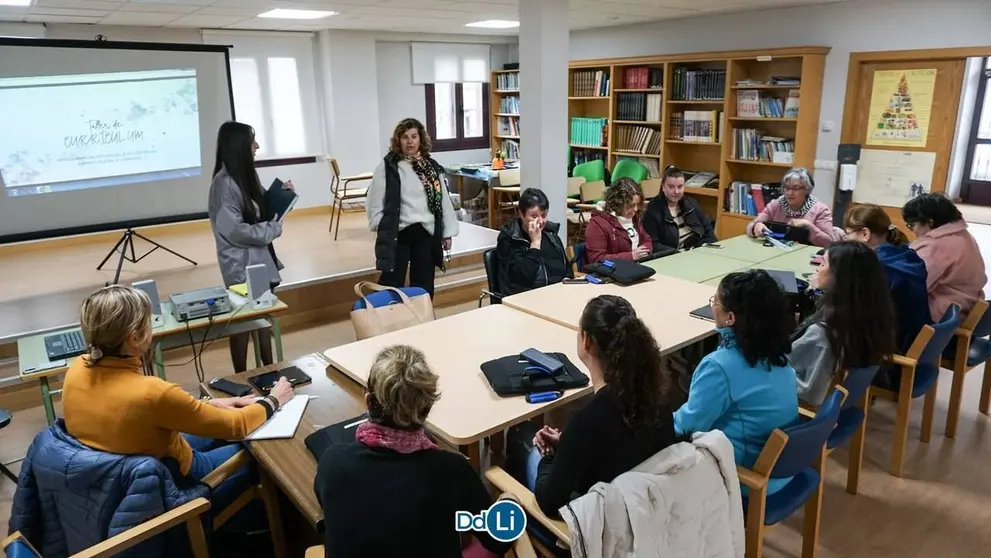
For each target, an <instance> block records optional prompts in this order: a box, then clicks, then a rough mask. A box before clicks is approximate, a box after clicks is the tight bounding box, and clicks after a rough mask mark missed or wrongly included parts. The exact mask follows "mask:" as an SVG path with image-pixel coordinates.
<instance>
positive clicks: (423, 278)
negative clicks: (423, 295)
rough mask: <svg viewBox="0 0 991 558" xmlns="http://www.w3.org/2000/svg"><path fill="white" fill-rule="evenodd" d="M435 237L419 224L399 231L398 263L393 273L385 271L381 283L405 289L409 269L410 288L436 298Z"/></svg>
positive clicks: (380, 279)
mask: <svg viewBox="0 0 991 558" xmlns="http://www.w3.org/2000/svg"><path fill="white" fill-rule="evenodd" d="M434 267H435V264H434V237H433V235H432V234H430V233H429V232H427V229H425V228H423V225H421V224H419V223H417V224H415V225H410V226H408V227H406V228H405V229H403V230H401V231H399V241H398V242H397V244H396V262H395V265H394V267H393V268H392V271H383V272H382V276H381V277H379V283H381V284H382V285H385V286H387V287H395V288H397V289H398V288H400V287H405V286H406V270H407V269H409V286H411V287H420V288H422V289H423V290H425V291H427V294H429V295H430V298H433V297H434Z"/></svg>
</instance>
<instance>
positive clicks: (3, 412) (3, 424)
mask: <svg viewBox="0 0 991 558" xmlns="http://www.w3.org/2000/svg"><path fill="white" fill-rule="evenodd" d="M13 418H14V417H13V415H11V414H10V411H8V410H7V409H0V429H2V428H7V425H8V424H10V421H11V420H12V419H13ZM0 473H3V476H5V477H7V478H8V479H10V480H12V481H13V482H14V484H15V485H16V484H17V475H15V474H14V473H12V472H11V471H10V469H8V468H7V466H6V465H4V464H3V463H0Z"/></svg>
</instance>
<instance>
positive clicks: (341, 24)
mask: <svg viewBox="0 0 991 558" xmlns="http://www.w3.org/2000/svg"><path fill="white" fill-rule="evenodd" d="M519 1H526V2H539V1H541V0H519ZM839 1H844V0H570V5H571V10H570V14H569V19H570V22H571V28H572V29H588V28H593V27H605V26H611V25H624V24H629V23H639V22H645V21H655V20H661V19H673V18H682V17H691V16H697V15H702V14H705V13H714V12H732V11H746V10H758V9H765V8H775V7H783V6H796V5H803V4H827V3H833V2H839ZM517 6H518V1H517V0H467V1H459V0H315V1H310V2H288V1H273V0H35V2H34V5H33V6H31V7H27V8H14V7H5V6H0V21H23V22H37V23H81V24H101V25H145V26H153V27H198V28H212V29H216V28H227V29H268V30H319V29H366V30H380V31H403V32H426V33H486V34H499V35H506V34H511V33H512V31H510V32H507V31H506V30H496V31H493V30H484V29H473V28H468V27H464V24H465V23H469V22H472V21H479V20H485V19H509V20H515V19H517V18H518V14H517ZM274 8H294V9H313V10H331V11H336V12H339V14H338V15H336V16H333V17H330V18H327V19H323V20H316V21H291V20H277V19H258V18H256V17H255V16H257V15H258V14H260V13H262V12H265V11H268V10H271V9H274Z"/></svg>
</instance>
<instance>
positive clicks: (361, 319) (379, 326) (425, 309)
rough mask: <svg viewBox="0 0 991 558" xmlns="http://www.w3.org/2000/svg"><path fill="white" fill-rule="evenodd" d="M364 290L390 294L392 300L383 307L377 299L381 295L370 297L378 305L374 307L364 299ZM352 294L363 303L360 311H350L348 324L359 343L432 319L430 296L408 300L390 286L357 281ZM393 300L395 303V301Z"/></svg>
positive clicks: (408, 298) (402, 293) (407, 297)
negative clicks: (363, 305) (349, 322)
mask: <svg viewBox="0 0 991 558" xmlns="http://www.w3.org/2000/svg"><path fill="white" fill-rule="evenodd" d="M365 289H368V290H371V291H377V292H382V291H391V293H390V298H391V299H392V301H391V302H389V303H387V304H385V305H383V304H382V300H381V298H380V297H382V296H385V295H380V296H375V295H372V297H373V298H376V299H379V300H375V301H374V302H376V303H378V306H376V305H375V304H373V303H372V302H370V301H369V300H368V297H366V296H365V294H364V292H363V291H364V290H365ZM354 294H356V295H358V298H360V299H361V300H362V301H364V303H365V307H364V308H359V309H357V310H352V311H351V325H353V326H354V332H355V334H356V335H357V336H358V340H359V341H360V340H362V339H367V338H369V337H374V336H376V335H381V334H383V333H389V332H390V331H396V330H399V329H403V328H406V327H410V326H414V325H416V324H422V323H424V322H432V321H433V320H434V305H433V302H431V300H430V295H428V294H426V293H423V294H422V295H417V296H413V297H410V296H409V295H407V294H406V293H404V292H403V291H401V290H399V289H396V288H393V287H385V286H383V285H378V284H375V283H372V282H371V281H360V282H358V284H356V285H355V286H354ZM397 297H398V299H399V300H398V301H396V298H397Z"/></svg>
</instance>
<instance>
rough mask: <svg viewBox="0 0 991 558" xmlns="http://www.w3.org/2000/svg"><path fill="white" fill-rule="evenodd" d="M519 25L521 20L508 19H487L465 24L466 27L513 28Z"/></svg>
mask: <svg viewBox="0 0 991 558" xmlns="http://www.w3.org/2000/svg"><path fill="white" fill-rule="evenodd" d="M519 26H520V22H518V21H508V20H505V19H487V20H485V21H476V22H475V23H466V24H465V27H483V28H485V29H513V28H515V27H519Z"/></svg>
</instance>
